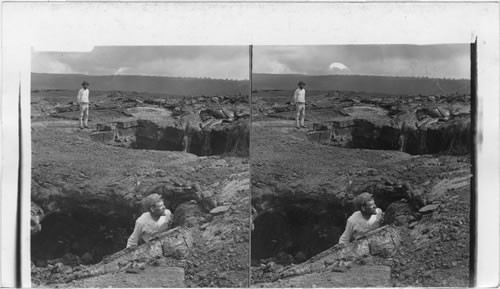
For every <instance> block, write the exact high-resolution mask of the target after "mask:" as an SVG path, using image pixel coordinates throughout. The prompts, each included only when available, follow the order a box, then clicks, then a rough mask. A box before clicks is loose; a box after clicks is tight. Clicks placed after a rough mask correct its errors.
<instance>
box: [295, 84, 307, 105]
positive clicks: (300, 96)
mask: <svg viewBox="0 0 500 289" xmlns="http://www.w3.org/2000/svg"><path fill="white" fill-rule="evenodd" d="M293 101H294V102H295V103H297V102H303V103H305V102H306V90H305V89H300V88H297V89H296V90H295V93H294V95H293Z"/></svg>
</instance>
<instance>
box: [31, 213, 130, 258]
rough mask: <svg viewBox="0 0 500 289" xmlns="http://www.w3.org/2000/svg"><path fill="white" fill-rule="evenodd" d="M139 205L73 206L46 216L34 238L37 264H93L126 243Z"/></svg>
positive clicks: (32, 254)
mask: <svg viewBox="0 0 500 289" xmlns="http://www.w3.org/2000/svg"><path fill="white" fill-rule="evenodd" d="M136 212H137V210H136V208H132V207H131V208H128V209H126V210H123V208H120V209H115V210H102V209H91V208H88V207H84V206H78V207H74V208H71V209H68V210H64V211H59V212H55V213H52V214H50V215H48V216H46V217H45V218H44V219H43V220H42V222H41V227H42V229H41V231H40V232H39V233H38V234H36V235H34V236H32V238H31V258H32V260H33V262H34V263H35V265H37V266H39V267H45V266H46V265H47V263H51V262H61V263H63V264H65V265H71V266H76V265H79V264H84V265H86V264H94V263H98V262H100V261H101V260H102V259H103V258H104V257H105V256H107V255H110V254H113V253H115V252H118V251H120V250H122V249H124V248H125V247H126V242H127V238H128V236H129V235H130V234H131V233H132V230H133V228H134V223H135V216H136V215H137V213H136Z"/></svg>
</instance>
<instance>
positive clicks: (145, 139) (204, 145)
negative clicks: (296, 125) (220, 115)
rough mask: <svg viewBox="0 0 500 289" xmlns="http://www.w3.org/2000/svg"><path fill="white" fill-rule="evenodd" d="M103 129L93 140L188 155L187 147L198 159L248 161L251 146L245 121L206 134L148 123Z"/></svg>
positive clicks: (195, 129)
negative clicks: (228, 157) (226, 157)
mask: <svg viewBox="0 0 500 289" xmlns="http://www.w3.org/2000/svg"><path fill="white" fill-rule="evenodd" d="M123 126H127V127H126V128H123ZM195 126H196V125H195ZM99 127H100V128H102V129H103V130H102V131H97V132H94V133H92V134H91V135H90V137H91V139H92V140H94V141H98V142H102V143H106V144H113V145H118V146H121V147H127V148H132V149H149V150H163V151H184V149H185V146H187V152H189V153H192V154H195V155H198V156H210V155H222V154H233V155H237V156H243V157H245V156H248V148H249V145H250V138H249V136H250V130H249V128H250V124H249V121H248V120H245V119H241V120H237V121H234V122H232V123H225V124H219V125H217V126H214V127H212V128H210V129H205V130H201V129H199V128H190V129H186V130H183V129H181V128H178V127H173V126H171V127H160V126H159V125H157V124H156V123H154V122H152V121H148V120H138V121H134V122H130V123H126V124H125V125H123V124H121V125H113V124H110V125H99ZM186 143H187V145H186Z"/></svg>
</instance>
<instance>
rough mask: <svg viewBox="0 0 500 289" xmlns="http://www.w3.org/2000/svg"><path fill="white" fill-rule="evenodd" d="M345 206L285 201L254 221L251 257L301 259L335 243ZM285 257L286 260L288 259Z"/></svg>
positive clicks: (318, 202) (296, 261) (259, 258)
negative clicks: (286, 202)
mask: <svg viewBox="0 0 500 289" xmlns="http://www.w3.org/2000/svg"><path fill="white" fill-rule="evenodd" d="M346 217H348V216H346V210H345V209H344V208H342V207H341V206H339V205H338V204H335V203H327V202H320V201H316V200H303V201H300V202H294V203H288V204H284V205H282V206H281V207H277V208H274V209H273V210H272V211H270V212H266V213H263V214H262V215H260V216H259V217H257V218H256V219H255V221H254V230H253V231H252V243H251V254H252V256H251V257H252V261H253V262H258V261H259V260H261V259H266V258H271V257H275V258H276V259H283V260H276V261H277V262H278V263H285V264H286V263H291V262H293V263H301V262H304V261H305V260H307V259H309V258H311V257H312V256H314V255H316V254H318V253H320V252H322V251H324V250H326V249H328V248H330V247H332V246H333V245H335V244H337V242H338V239H339V237H340V235H342V233H343V231H344V228H345V222H346ZM287 259H288V260H287Z"/></svg>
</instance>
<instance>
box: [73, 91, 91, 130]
mask: <svg viewBox="0 0 500 289" xmlns="http://www.w3.org/2000/svg"><path fill="white" fill-rule="evenodd" d="M88 87H89V83H88V82H86V81H84V82H82V88H80V90H79V91H78V96H77V97H76V101H77V102H78V106H79V107H80V129H83V127H84V126H85V128H89V126H88V121H89V89H88Z"/></svg>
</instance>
